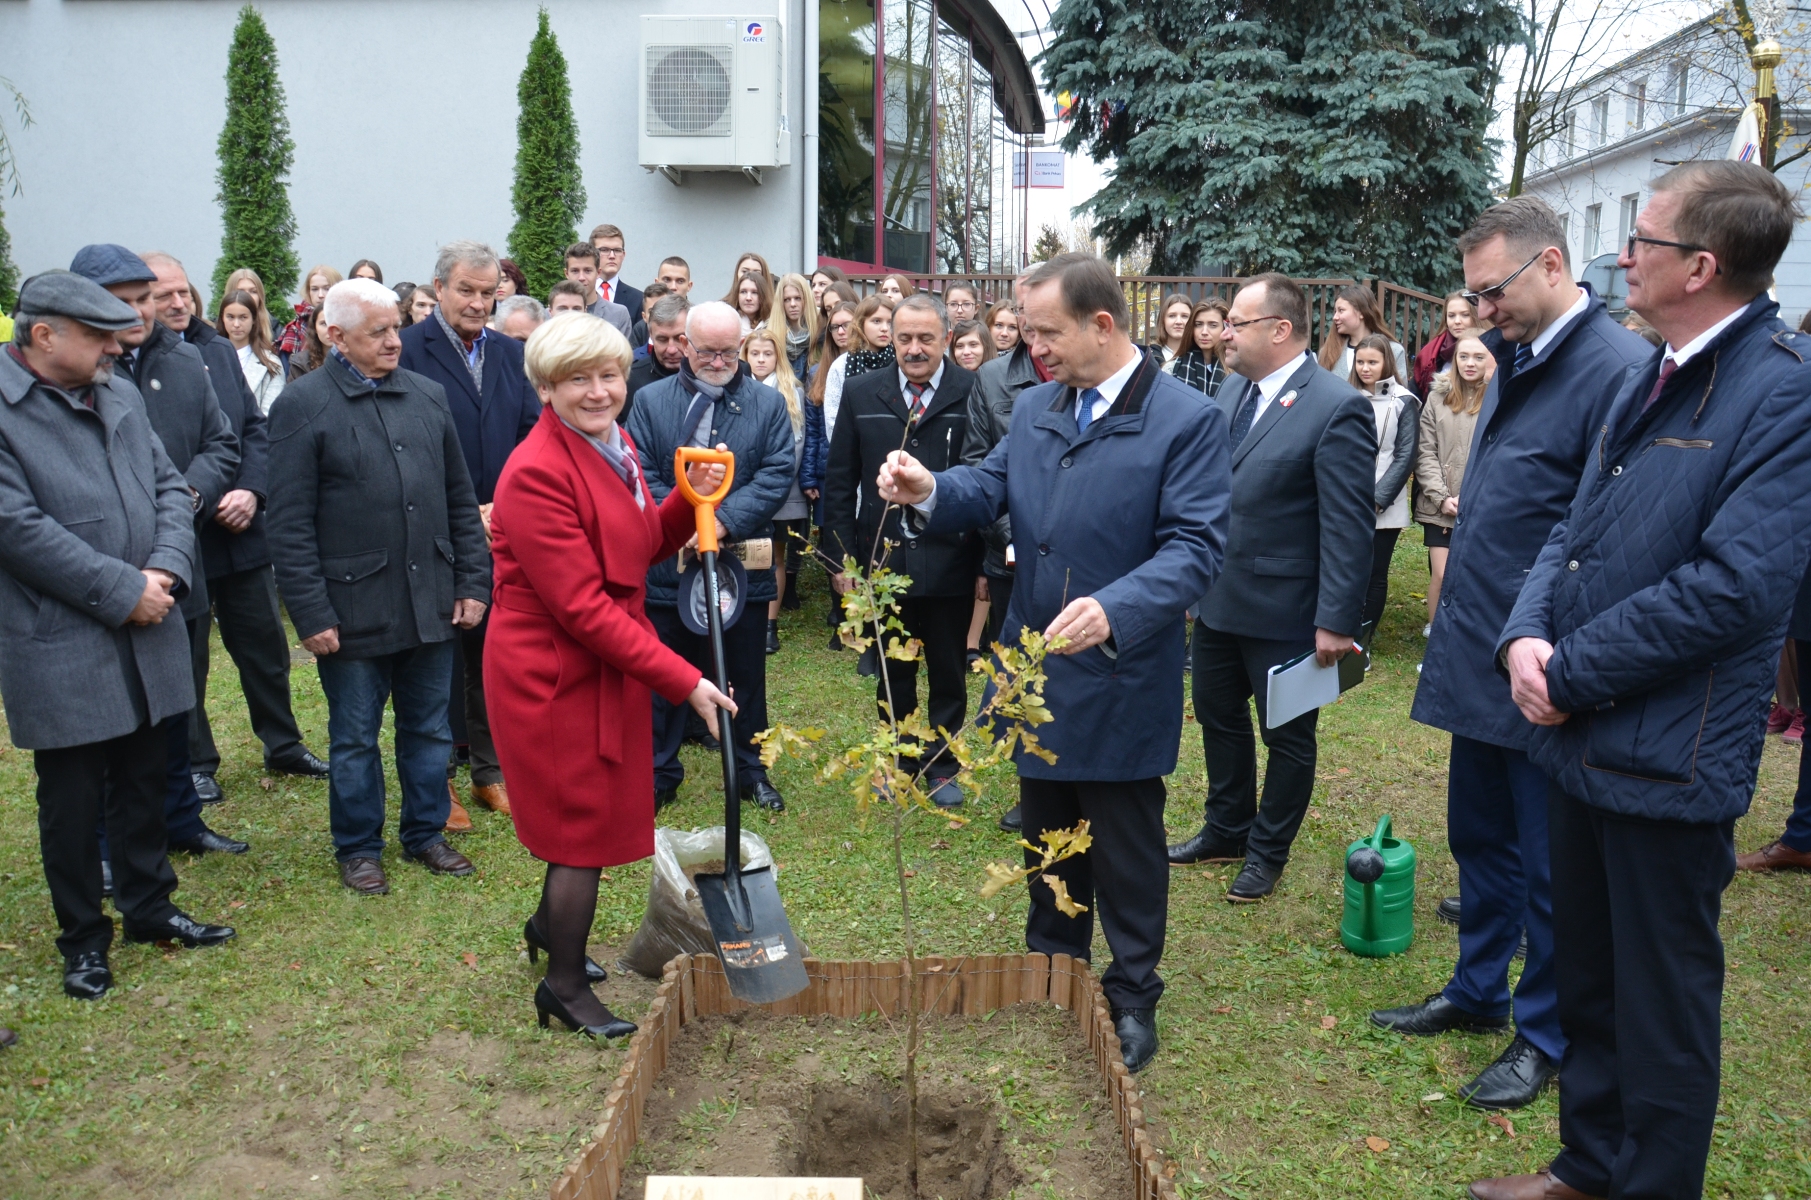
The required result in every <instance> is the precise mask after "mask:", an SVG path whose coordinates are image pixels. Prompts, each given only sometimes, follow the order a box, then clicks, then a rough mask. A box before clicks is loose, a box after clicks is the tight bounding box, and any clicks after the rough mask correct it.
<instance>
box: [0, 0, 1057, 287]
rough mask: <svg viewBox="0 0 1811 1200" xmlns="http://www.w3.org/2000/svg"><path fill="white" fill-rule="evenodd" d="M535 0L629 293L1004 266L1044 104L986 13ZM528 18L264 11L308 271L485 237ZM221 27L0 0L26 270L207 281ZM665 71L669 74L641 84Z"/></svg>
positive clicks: (873, 3) (956, 0)
mask: <svg viewBox="0 0 1811 1200" xmlns="http://www.w3.org/2000/svg"><path fill="white" fill-rule="evenodd" d="M544 3H545V7H546V8H547V9H548V11H549V14H550V17H551V21H552V26H553V30H554V32H555V33H556V34H557V36H558V38H559V41H560V47H561V50H562V51H563V52H564V54H565V56H566V61H567V67H568V72H569V77H570V80H571V89H572V105H573V111H574V113H575V115H576V117H577V120H578V126H579V140H580V147H581V151H580V153H581V162H580V166H581V168H582V171H583V175H584V184H585V189H586V192H587V195H588V202H587V205H586V211H585V216H584V218H583V219H582V220H581V222H580V227H579V233H580V236H583V235H584V234H585V233H587V232H588V231H589V229H590V227H591V225H592V224H595V223H600V222H610V223H613V224H616V225H618V226H621V227H622V229H623V230H624V232H625V234H626V235H627V242H628V257H627V263H626V265H625V267H624V272H625V276H626V277H627V278H628V279H629V280H630V281H631V282H633V283H636V284H641V283H645V282H647V281H648V280H651V279H652V278H653V277H654V274H655V270H656V267H657V265H658V263H659V261H660V259H661V258H662V257H664V256H666V255H669V254H677V255H680V256H682V257H684V258H686V259H687V260H688V261H689V262H690V263H691V265H692V272H693V277H694V279H695V280H696V281H697V291H696V292H695V294H697V295H721V294H722V293H723V292H724V291H726V290H727V289H728V287H729V283H730V273H731V271H732V269H733V267H734V263H735V261H736V258H737V256H738V255H740V254H742V253H744V252H747V251H754V252H757V253H760V254H762V255H764V256H765V257H766V258H767V260H768V262H769V263H770V264H772V265H773V267H774V269H775V270H776V271H778V270H796V269H798V268H800V267H803V266H806V265H809V264H810V263H811V262H813V261H814V260H816V259H818V258H822V259H826V260H833V261H837V262H840V263H843V264H844V265H846V266H852V267H859V268H865V269H870V270H871V269H874V268H875V267H885V268H890V269H897V270H900V271H907V272H916V273H921V274H922V273H930V272H938V271H953V272H976V273H984V272H999V271H1008V272H1009V271H1014V270H1017V269H1018V267H1019V266H1020V256H1021V248H1022V247H1023V246H1024V245H1026V244H1027V239H1026V238H1025V230H1024V224H1025V215H1024V194H1023V192H1022V190H1021V191H1015V189H1014V188H1013V187H1012V186H1011V184H1012V180H1011V176H1010V172H1011V168H1012V154H1013V152H1014V151H1015V150H1016V149H1020V148H1022V147H1023V146H1024V145H1025V144H1026V142H1027V139H1029V138H1034V137H1036V136H1038V135H1040V134H1042V133H1043V131H1044V113H1043V108H1042V105H1041V104H1040V102H1039V98H1038V92H1037V83H1036V80H1035V78H1034V76H1033V74H1032V70H1031V67H1030V66H1029V64H1028V62H1027V61H1026V56H1025V54H1024V52H1023V51H1022V50H1021V49H1020V43H1019V39H1018V38H1017V37H1016V36H1015V35H1014V33H1013V31H1012V29H1010V28H1009V27H1008V25H1007V23H1006V22H1005V21H1004V20H1003V19H1002V18H1001V17H1000V16H999V14H998V13H997V12H996V11H995V9H994V7H993V5H992V4H991V3H990V0H766V2H763V3H756V4H753V5H750V6H747V7H741V8H730V7H728V6H726V5H723V4H720V3H714V2H713V0H544ZM542 6H543V0H386V2H385V3H383V4H369V3H362V2H360V0H263V3H261V4H260V11H261V12H262V14H263V16H264V19H265V22H266V24H267V25H268V27H269V29H270V31H271V34H272V36H273V37H274V38H275V40H276V45H277V52H278V57H279V62H280V70H281V76H282V79H283V82H284V87H285V89H286V91H287V93H288V115H289V121H290V126H291V131H292V135H293V137H294V140H295V145H296V152H295V168H294V170H293V172H292V174H291V178H290V198H291V203H292V206H293V208H294V210H295V214H296V219H297V223H298V227H299V231H298V235H297V238H296V242H295V248H296V252H297V254H298V256H299V257H300V259H301V261H302V264H303V266H304V269H306V267H307V266H309V265H311V264H313V263H317V262H325V263H330V264H332V265H334V266H336V267H338V268H339V269H340V270H341V271H344V270H346V269H347V268H348V267H350V266H351V264H352V263H353V262H354V261H356V260H358V259H361V258H371V259H375V260H376V261H377V262H379V263H380V264H381V265H382V266H383V269H384V273H385V279H386V280H391V281H396V280H413V281H417V282H419V281H421V280H424V279H426V278H427V277H428V275H429V274H430V272H431V268H432V265H433V261H434V254H435V250H436V248H437V247H438V246H440V245H442V244H444V243H446V242H448V241H451V240H453V239H455V238H466V237H471V238H479V239H482V240H484V241H487V242H489V243H491V244H492V245H494V246H496V247H497V248H498V249H499V250H502V249H503V248H504V246H505V243H506V241H507V238H508V234H509V230H510V227H511V225H512V224H513V223H514V214H513V213H512V211H511V207H510V189H511V184H512V172H513V166H514V161H515V151H516V118H517V104H516V85H517V80H518V78H519V77H520V74H521V71H522V66H523V63H524V60H525V58H526V55H527V50H528V44H529V40H530V38H531V37H532V36H533V34H534V31H535V21H536V12H537V9H538V8H540V7H542ZM236 16H237V12H236V8H235V6H234V5H231V4H197V3H194V2H193V0H138V2H135V3H132V4H95V3H88V2H85V0H15V2H13V3H9V4H5V5H0V46H5V47H6V51H7V52H6V56H5V59H6V65H5V68H4V71H5V74H6V75H7V76H8V78H10V79H11V80H12V82H13V83H14V84H16V85H17V86H18V88H19V90H20V91H21V92H22V93H23V94H24V95H25V96H26V97H27V98H28V99H29V100H30V102H31V107H32V114H33V117H34V118H35V123H34V124H33V126H32V127H31V128H29V129H26V130H23V131H21V132H20V133H19V134H18V135H17V136H16V137H15V138H14V139H13V140H14V143H15V149H16V151H17V154H18V159H19V168H20V175H21V177H22V179H23V181H24V190H23V192H22V193H21V194H20V195H18V196H16V197H8V198H7V202H6V212H7V225H8V228H9V230H10V231H11V233H12V239H13V255H14V258H15V259H16V261H17V262H18V263H19V266H20V268H21V269H22V270H23V271H24V272H25V273H27V274H30V273H32V272H35V271H39V270H43V269H45V268H47V267H61V266H66V265H67V264H68V262H69V260H70V257H71V256H72V255H73V254H74V252H75V251H76V249H78V248H79V247H81V246H83V245H85V244H87V243H89V242H96V241H108V242H120V243H124V244H126V245H129V246H134V247H138V248H141V249H150V248H157V249H160V250H165V251H167V252H169V253H172V254H174V255H176V256H177V257H178V258H181V259H182V260H183V261H184V262H185V263H186V264H187V266H188V268H189V275H190V277H191V279H195V280H206V279H208V278H210V277H211V274H212V269H213V261H214V258H215V256H216V255H217V253H218V251H219V246H220V234H221V223H220V209H219V205H218V203H217V201H216V199H215V193H216V190H217V185H216V183H215V171H216V169H217V161H216V157H215V150H216V142H217V140H218V138H219V135H220V128H221V124H222V122H223V120H224V115H225V94H226V84H225V71H226V56H227V48H228V46H229V44H230V42H231V38H232V32H233V24H234V21H235V19H236ZM643 17H648V18H658V19H659V21H670V20H671V19H673V18H679V17H693V18H697V19H698V20H697V21H696V22H695V23H696V24H698V25H700V26H701V27H702V26H703V25H705V24H710V23H713V22H714V23H715V24H717V25H720V26H722V27H723V29H724V30H725V31H726V32H724V33H722V34H720V35H717V34H713V35H710V36H708V37H704V38H703V44H701V45H700V46H699V47H697V48H694V49H693V50H692V51H691V52H689V53H682V54H681V56H680V58H678V59H673V58H672V56H671V54H669V53H664V52H663V53H662V54H658V55H657V54H656V53H655V52H654V51H655V50H656V47H654V46H653V45H651V44H649V42H648V39H649V38H650V37H655V36H658V37H665V36H666V35H665V34H664V33H661V32H660V31H659V30H656V31H655V32H653V33H650V28H651V25H650V22H646V21H643V20H642V18H643ZM659 21H656V22H654V23H653V24H654V25H658V24H659ZM750 39H766V40H768V41H770V43H772V45H773V49H774V51H775V55H774V57H773V59H772V61H773V62H774V63H775V66H774V68H773V69H774V70H776V71H777V72H778V76H779V77H778V78H777V79H775V80H773V81H772V86H771V87H768V88H766V95H765V96H764V97H761V98H760V103H771V104H774V105H777V108H775V109H774V110H773V111H771V112H769V113H767V114H765V115H766V120H767V121H768V122H771V124H772V126H773V128H774V130H775V131H776V132H775V134H774V135H772V136H777V137H778V138H779V139H781V144H780V146H779V147H778V151H779V152H778V153H775V152H774V151H775V146H774V145H772V144H771V137H770V139H769V143H770V144H769V145H768V146H767V147H766V150H765V152H764V153H761V154H756V155H753V156H752V157H753V158H754V159H755V160H756V161H755V162H754V163H753V165H751V166H750V167H748V168H747V169H742V168H741V167H740V166H739V165H738V163H737V161H736V159H737V158H739V157H747V156H748V155H747V154H746V150H745V147H746V145H747V142H748V138H747V136H746V128H745V129H744V132H743V136H741V137H739V138H738V137H736V136H735V134H734V129H733V126H734V125H735V124H736V123H737V122H739V121H742V120H743V118H744V115H745V114H746V113H750V112H753V111H754V110H755V109H757V108H758V107H759V104H757V103H756V100H755V99H752V98H751V97H750V96H748V95H747V94H746V93H747V92H748V90H749V89H748V88H747V87H745V86H744V83H745V81H744V79H743V73H742V72H743V66H742V65H741V64H743V63H744V62H745V60H746V61H766V60H761V59H760V58H759V56H758V55H750V54H748V53H746V52H748V51H749V50H751V48H752V47H751V46H750V45H748V42H749V41H750ZM716 43H721V45H718V44H716ZM660 49H662V50H663V51H670V50H671V49H672V47H670V46H663V47H661V48H660ZM682 49H683V48H682ZM720 52H721V53H720ZM661 62H668V63H669V66H668V68H667V70H668V72H669V73H668V74H667V75H665V76H660V77H656V70H657V68H658V67H659V64H660V63H661ZM713 62H715V63H717V64H718V65H717V67H713V66H712V65H711V64H712V63H713ZM686 63H689V64H691V67H690V68H688V69H689V70H691V71H692V74H691V75H690V76H688V77H686V78H684V79H682V80H681V81H680V82H679V83H678V84H677V85H675V83H674V81H673V79H672V77H671V74H670V72H671V69H672V65H673V64H680V65H683V64H686ZM763 82H765V81H763ZM650 87H654V88H655V89H656V98H657V100H662V102H663V104H664V103H665V102H667V101H672V100H674V99H680V100H686V99H688V98H689V99H690V100H692V101H694V102H695V105H694V107H693V109H692V110H691V111H689V112H687V111H685V110H684V109H685V106H684V105H681V106H680V109H677V110H676V109H674V108H672V107H671V106H670V105H667V106H665V107H659V108H658V110H651V109H650V108H649V106H648V105H647V103H646V94H647V92H648V90H649V88H650ZM661 88H665V89H666V90H665V91H664V92H662V91H660V90H659V89H661ZM706 109H709V111H708V112H707V111H705V110H706ZM732 109H733V110H734V111H733V112H730V111H729V110H732ZM669 117H672V118H675V119H676V120H677V121H678V123H677V124H675V123H674V121H673V120H668V119H667V118H669ZM657 122H658V124H657ZM688 122H691V123H692V124H691V125H690V126H689V127H688V124H687V123H688ZM726 130H727V132H726ZM654 132H658V133H660V134H661V135H662V137H661V138H660V139H659V141H660V142H661V143H663V144H665V145H669V146H670V145H672V144H673V143H674V140H675V139H676V138H680V137H690V138H694V139H696V140H697V141H699V142H700V143H702V142H703V141H704V140H705V139H710V138H723V139H727V140H726V141H725V143H724V144H725V145H726V146H727V145H728V144H729V141H731V140H733V141H734V142H735V143H736V145H737V147H738V148H737V149H736V150H734V151H732V152H730V153H728V154H721V155H720V154H712V153H705V154H701V155H694V156H692V157H691V158H690V160H689V161H692V162H700V161H710V162H711V163H712V165H713V166H715V167H720V168H723V169H695V168H675V167H673V166H672V165H671V164H669V163H665V162H659V161H643V160H644V159H645V158H648V157H650V156H649V155H648V154H646V153H644V149H643V148H644V143H645V142H646V141H648V140H649V139H648V138H647V136H645V135H648V134H652V133H654ZM663 153H664V152H663ZM719 160H723V161H719ZM776 164H779V165H776ZM662 167H666V168H668V169H665V170H662V169H660V168H662ZM97 171H98V172H100V173H99V174H98V175H97V173H96V172H97ZM1015 198H1016V199H1015ZM207 300H208V302H209V303H210V304H211V303H212V302H213V297H208V298H207Z"/></svg>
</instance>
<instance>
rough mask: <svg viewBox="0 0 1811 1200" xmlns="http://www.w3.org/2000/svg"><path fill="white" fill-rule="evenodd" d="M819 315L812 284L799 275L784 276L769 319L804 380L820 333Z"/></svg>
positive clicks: (789, 360)
mask: <svg viewBox="0 0 1811 1200" xmlns="http://www.w3.org/2000/svg"><path fill="white" fill-rule="evenodd" d="M817 313H818V309H817V302H816V300H815V298H814V297H813V296H812V295H811V281H810V280H809V279H806V278H805V277H804V276H803V275H799V274H791V275H782V276H781V277H780V286H779V287H777V288H775V289H774V304H773V312H772V314H771V315H769V316H768V318H767V327H768V328H769V329H771V330H773V332H774V336H775V337H777V338H779V339H780V341H781V343H782V345H783V347H784V349H785V351H786V361H787V362H789V363H791V364H792V373H793V374H794V375H795V376H797V377H798V378H800V379H803V378H804V377H805V369H806V366H807V359H808V357H809V355H810V353H811V336H812V335H813V334H815V333H816V332H817Z"/></svg>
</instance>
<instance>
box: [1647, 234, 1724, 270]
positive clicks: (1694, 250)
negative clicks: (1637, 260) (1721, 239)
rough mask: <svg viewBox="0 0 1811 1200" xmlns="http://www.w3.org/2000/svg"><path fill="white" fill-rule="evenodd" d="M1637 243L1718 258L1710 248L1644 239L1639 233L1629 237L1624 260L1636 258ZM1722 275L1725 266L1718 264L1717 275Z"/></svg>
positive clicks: (1660, 239) (1689, 243) (1692, 243)
mask: <svg viewBox="0 0 1811 1200" xmlns="http://www.w3.org/2000/svg"><path fill="white" fill-rule="evenodd" d="M1636 242H1645V243H1647V244H1648V245H1650V246H1671V247H1672V248H1673V249H1675V250H1685V251H1688V252H1690V253H1692V254H1698V253H1704V254H1709V255H1711V257H1712V258H1713V259H1714V258H1715V257H1716V255H1715V253H1714V252H1713V251H1712V250H1711V248H1710V247H1709V246H1700V245H1697V244H1696V243H1694V242H1669V241H1666V240H1665V239H1663V238H1651V237H1642V236H1641V235H1640V234H1639V233H1631V234H1630V235H1629V244H1628V245H1627V246H1625V247H1624V248H1623V252H1622V256H1623V257H1624V258H1631V259H1632V258H1634V257H1635V243H1636ZM1722 273H1723V264H1722V263H1718V264H1717V274H1719V275H1721V274H1722Z"/></svg>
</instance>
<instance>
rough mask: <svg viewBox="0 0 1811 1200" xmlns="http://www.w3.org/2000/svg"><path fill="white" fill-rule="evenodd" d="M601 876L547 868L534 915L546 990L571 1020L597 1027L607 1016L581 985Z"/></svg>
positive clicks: (582, 870) (577, 869)
mask: <svg viewBox="0 0 1811 1200" xmlns="http://www.w3.org/2000/svg"><path fill="white" fill-rule="evenodd" d="M601 873H602V868H600V867H562V866H560V865H558V864H557V863H548V864H547V882H546V883H544V884H542V885H541V907H540V908H538V909H536V910H535V924H536V925H537V926H539V927H540V930H541V936H542V937H544V938H546V939H547V986H548V988H549V989H550V990H551V991H552V992H553V994H554V995H555V996H557V997H559V999H560V1001H561V1003H563V1004H565V1005H566V1008H567V1009H568V1010H569V1011H570V1012H571V1013H572V1015H573V1016H574V1017H576V1018H578V1019H579V1020H580V1021H583V1022H585V1023H587V1024H592V1025H597V1024H602V1023H603V1022H604V1021H606V1020H608V1019H609V1016H610V1010H609V1009H608V1008H605V1007H604V1002H603V1001H602V1000H599V999H598V998H597V996H596V995H595V994H594V993H593V992H592V991H591V985H590V984H589V983H588V982H586V980H585V943H586V942H587V941H589V940H590V937H591V921H592V919H593V918H594V917H596V916H597V880H598V876H599V875H600V874H601Z"/></svg>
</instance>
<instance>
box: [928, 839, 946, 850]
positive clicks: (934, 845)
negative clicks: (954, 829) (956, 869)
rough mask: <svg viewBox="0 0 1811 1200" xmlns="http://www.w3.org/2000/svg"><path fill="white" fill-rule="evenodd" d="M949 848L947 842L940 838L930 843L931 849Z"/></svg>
mask: <svg viewBox="0 0 1811 1200" xmlns="http://www.w3.org/2000/svg"><path fill="white" fill-rule="evenodd" d="M949 848H950V844H949V843H948V842H946V841H944V840H943V839H942V838H938V839H937V840H936V841H934V842H932V843H931V849H933V850H948V849H949Z"/></svg>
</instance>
